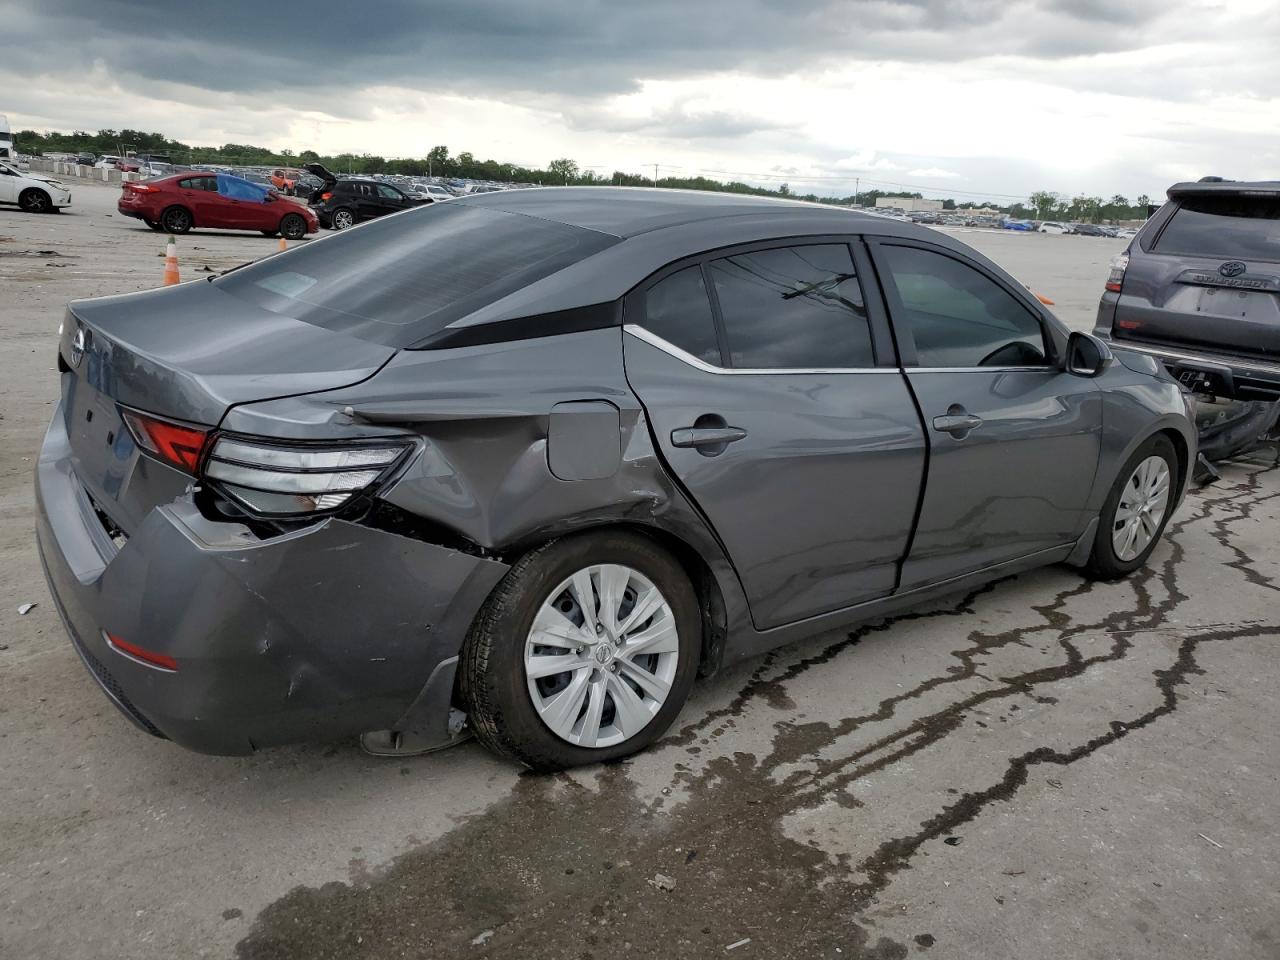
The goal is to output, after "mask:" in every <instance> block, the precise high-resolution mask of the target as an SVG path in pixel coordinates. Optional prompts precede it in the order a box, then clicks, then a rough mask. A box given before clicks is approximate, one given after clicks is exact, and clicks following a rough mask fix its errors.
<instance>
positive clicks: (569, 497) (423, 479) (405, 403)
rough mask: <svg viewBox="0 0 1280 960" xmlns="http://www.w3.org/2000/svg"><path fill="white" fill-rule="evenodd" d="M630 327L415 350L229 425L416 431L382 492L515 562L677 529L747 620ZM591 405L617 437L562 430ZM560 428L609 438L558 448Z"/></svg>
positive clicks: (730, 617)
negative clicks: (556, 422)
mask: <svg viewBox="0 0 1280 960" xmlns="http://www.w3.org/2000/svg"><path fill="white" fill-rule="evenodd" d="M622 335H623V334H622V330H621V328H620V327H608V328H605V329H601V330H590V331H583V332H578V333H570V334H564V335H560V336H551V337H543V338H533V339H525V340H517V341H512V342H506V343H494V344H484V345H480V346H470V347H459V348H454V349H447V350H420V351H403V352H401V353H400V354H398V355H397V356H396V357H395V358H394V359H393V360H392V361H391V362H390V363H389V364H388V365H387V366H386V367H385V368H384V369H383V370H381V371H380V372H379V373H378V375H377V376H375V377H373V378H371V379H370V380H368V381H366V382H364V383H361V384H357V385H354V386H351V387H347V388H343V389H340V390H334V391H329V392H326V393H321V394H313V395H311V396H307V397H296V398H288V399H284V400H278V401H271V402H267V403H260V404H250V405H245V406H242V407H237V408H234V409H233V410H232V411H231V412H230V413H229V414H228V416H227V418H226V420H225V421H224V423H223V428H224V429H229V430H234V431H237V432H243V433H249V434H258V435H264V436H279V437H293V438H305V439H320V438H326V437H328V438H333V437H335V436H347V437H350V436H353V435H354V436H377V435H382V436H385V435H388V434H394V433H409V434H412V435H414V436H416V437H419V438H421V440H422V450H421V452H420V453H419V455H417V456H416V457H414V458H413V460H412V461H411V462H410V463H409V464H408V465H407V467H406V468H405V469H404V470H403V471H402V472H401V473H400V474H399V475H398V476H397V477H396V478H395V480H394V482H392V483H391V484H390V485H389V486H387V487H386V488H384V489H383V490H382V491H380V493H379V498H380V499H382V500H383V501H385V502H387V503H390V504H392V505H394V506H396V507H398V508H400V509H401V510H403V511H405V512H406V513H407V514H409V515H411V516H413V517H416V518H419V519H421V520H425V521H428V522H430V523H431V524H434V525H439V526H440V527H442V528H444V530H445V531H447V532H448V533H449V534H453V535H456V536H458V537H461V538H464V539H465V540H467V541H469V542H471V543H472V544H474V545H475V547H476V548H477V549H478V550H479V551H481V552H483V553H484V554H485V555H488V556H496V557H498V558H500V559H504V560H507V561H510V560H513V559H514V558H515V557H516V556H518V555H519V554H520V553H522V552H524V551H525V550H527V549H528V548H530V547H532V546H534V545H536V544H539V543H542V542H545V541H546V540H548V539H551V538H552V537H556V536H562V535H564V534H567V533H572V532H574V531H578V530H584V529H588V528H592V527H597V526H602V525H609V524H618V523H632V524H636V525H639V526H643V527H648V528H651V529H653V528H656V529H658V530H662V531H666V532H667V533H668V534H670V535H672V536H674V537H677V538H679V539H680V540H681V541H682V542H683V543H684V544H685V545H687V546H688V547H689V548H690V549H692V550H693V551H694V552H695V553H696V554H697V555H698V556H699V558H700V559H701V560H702V562H703V563H704V564H706V566H707V567H708V568H709V569H710V571H711V572H712V576H713V577H714V580H715V582H716V586H717V587H718V589H719V593H720V597H721V599H722V602H723V605H724V610H723V612H722V613H721V614H720V616H719V617H718V618H717V619H720V620H721V621H723V622H725V624H726V625H727V627H728V628H730V629H733V627H734V625H735V624H738V623H744V624H745V623H748V622H749V621H748V619H747V618H746V602H745V598H744V597H743V595H742V592H741V586H740V584H739V583H738V580H737V575H736V574H735V573H734V571H733V569H732V567H731V566H730V565H729V563H728V561H727V559H726V558H725V555H724V552H723V549H722V548H721V546H720V544H719V542H718V540H717V539H716V537H715V535H714V534H713V533H712V531H711V530H710V528H709V527H708V525H707V524H706V523H705V521H704V520H703V518H702V516H701V514H700V513H699V512H698V511H697V510H696V509H695V508H694V507H693V506H692V505H691V504H690V503H689V501H688V500H687V499H686V498H685V496H684V495H683V493H682V492H681V491H680V490H679V488H678V487H677V486H676V485H675V484H674V483H673V482H672V481H671V479H670V478H669V477H668V475H667V473H666V471H665V470H664V468H663V466H662V464H661V462H660V461H659V459H658V457H657V455H656V454H655V452H654V449H653V444H652V440H651V437H650V433H649V425H648V422H647V419H646V417H645V414H644V410H643V408H642V407H641V405H640V402H639V401H638V400H637V399H636V397H635V395H634V394H633V393H632V392H631V389H630V387H629V386H628V385H627V381H626V377H625V374H624V371H623V362H622V340H621V338H622ZM582 402H594V403H601V402H603V403H608V404H609V405H611V406H612V407H614V408H616V410H617V422H618V425H619V430H620V437H619V438H618V439H617V440H616V441H612V442H610V441H606V440H605V439H604V438H603V437H602V436H601V435H600V433H599V431H597V430H574V429H573V428H572V425H571V424H570V429H568V430H556V431H552V430H551V417H552V411H553V408H555V407H556V406H557V405H558V404H574V405H576V404H579V403H582ZM561 409H562V410H569V411H573V410H575V409H581V408H578V407H568V408H564V407H562V408H561ZM549 437H553V439H554V442H556V443H561V442H566V443H593V444H599V443H608V444H610V446H609V449H603V448H602V449H599V450H586V451H583V450H574V451H571V452H566V453H567V455H566V456H564V457H560V456H557V457H554V458H551V457H549V451H548V442H549V440H548V438H549ZM562 438H563V439H562ZM613 444H616V446H615V445H613ZM557 453H560V451H557ZM562 459H563V460H569V461H573V462H579V463H584V462H590V463H603V462H605V461H606V460H611V461H613V462H616V463H617V468H616V470H614V471H613V472H611V473H610V474H609V475H607V476H594V475H592V477H591V479H579V480H565V479H561V478H560V477H557V476H556V474H555V473H554V472H553V470H552V468H551V461H552V460H556V461H557V462H560V461H561V460H562Z"/></svg>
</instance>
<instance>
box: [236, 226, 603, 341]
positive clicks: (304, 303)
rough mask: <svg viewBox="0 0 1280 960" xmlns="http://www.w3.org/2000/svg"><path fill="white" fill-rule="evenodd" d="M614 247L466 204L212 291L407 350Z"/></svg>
mask: <svg viewBox="0 0 1280 960" xmlns="http://www.w3.org/2000/svg"><path fill="white" fill-rule="evenodd" d="M617 242H618V238H617V237H613V236H610V235H608V234H604V233H598V232H596V231H594V230H584V229H582V228H581V227H572V226H568V225H566V224H562V223H556V222H554V221H551V220H542V219H539V218H536V217H525V216H520V215H518V214H512V213H503V212H502V211H499V210H491V209H487V208H484V207H478V206H472V205H470V204H467V203H441V204H429V205H427V206H425V207H422V208H420V209H418V210H414V211H409V212H406V213H404V214H402V215H400V216H395V217H385V218H381V219H378V220H374V221H371V222H370V223H368V224H367V225H364V226H361V227H360V229H359V230H352V231H349V232H348V231H343V232H341V233H337V234H334V235H333V236H331V237H326V238H325V239H324V241H323V242H320V243H309V244H307V245H306V246H303V247H298V248H295V249H294V250H292V251H290V252H289V253H287V254H282V255H280V256H277V257H269V258H267V259H265V260H260V261H259V262H257V263H254V264H250V265H249V266H247V267H242V268H240V269H239V270H236V271H234V272H233V273H228V274H226V275H224V276H221V277H219V278H217V279H216V280H214V281H213V284H214V286H216V287H218V289H220V290H222V291H223V292H224V293H228V294H231V295H232V296H235V297H239V298H240V299H242V300H246V301H248V302H250V303H252V304H255V305H256V306H259V307H262V308H263V309H266V310H270V311H271V312H273V313H278V314H282V315H284V316H288V317H294V318H295V319H298V320H302V321H304V322H305V323H311V324H314V325H316V326H318V327H324V328H326V329H328V330H335V331H337V332H339V333H345V334H348V335H350V336H353V337H359V338H360V339H363V340H371V341H373V342H374V343H381V344H384V345H386V346H389V347H397V348H403V347H409V346H412V345H413V344H415V343H417V342H418V341H420V340H423V339H425V338H426V337H429V336H431V335H432V334H435V333H438V332H440V331H441V330H443V329H444V328H445V327H446V326H448V325H449V324H450V323H452V322H453V321H455V320H460V319H462V318H463V317H465V316H467V315H468V314H470V313H474V312H475V311H476V310H478V309H480V308H481V307H483V306H486V305H488V304H490V303H493V302H494V301H496V300H499V299H501V298H502V297H505V296H506V295H507V294H510V293H514V292H515V291H516V290H519V289H521V288H522V287H525V286H528V285H529V284H530V283H533V282H534V281H535V280H540V279H542V278H543V277H546V276H550V275H551V274H553V273H556V272H557V271H559V270H563V269H564V268H565V267H567V266H569V265H570V264H573V263H577V262H578V261H579V260H585V259H586V258H587V257H590V256H592V255H594V254H596V253H599V252H600V251H601V250H604V249H605V248H606V247H610V246H612V245H613V244H615V243H617Z"/></svg>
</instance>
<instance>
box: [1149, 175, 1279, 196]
mask: <svg viewBox="0 0 1280 960" xmlns="http://www.w3.org/2000/svg"><path fill="white" fill-rule="evenodd" d="M1225 196H1246V197H1248V196H1255V197H1275V196H1280V180H1199V181H1196V182H1195V183H1175V184H1174V185H1173V186H1171V187H1170V188H1169V199H1171V200H1172V199H1175V198H1177V197H1225Z"/></svg>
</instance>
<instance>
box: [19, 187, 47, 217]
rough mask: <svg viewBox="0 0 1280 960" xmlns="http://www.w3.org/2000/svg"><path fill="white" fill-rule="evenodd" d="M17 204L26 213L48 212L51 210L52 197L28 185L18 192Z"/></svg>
mask: <svg viewBox="0 0 1280 960" xmlns="http://www.w3.org/2000/svg"><path fill="white" fill-rule="evenodd" d="M18 206H19V207H21V208H22V209H23V210H25V211H26V212H27V213H49V212H50V211H51V210H53V198H52V197H50V196H49V195H48V194H47V193H45V192H44V191H43V190H40V189H37V188H36V187H28V188H27V189H26V190H23V191H22V193H20V194H18Z"/></svg>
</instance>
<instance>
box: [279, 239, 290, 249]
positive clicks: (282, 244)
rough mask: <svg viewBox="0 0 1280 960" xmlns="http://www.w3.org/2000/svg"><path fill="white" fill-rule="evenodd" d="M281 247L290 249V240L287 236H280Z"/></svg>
mask: <svg viewBox="0 0 1280 960" xmlns="http://www.w3.org/2000/svg"><path fill="white" fill-rule="evenodd" d="M280 249H281V250H288V249H289V244H288V242H287V241H286V240H285V238H284V237H281V238H280Z"/></svg>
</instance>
